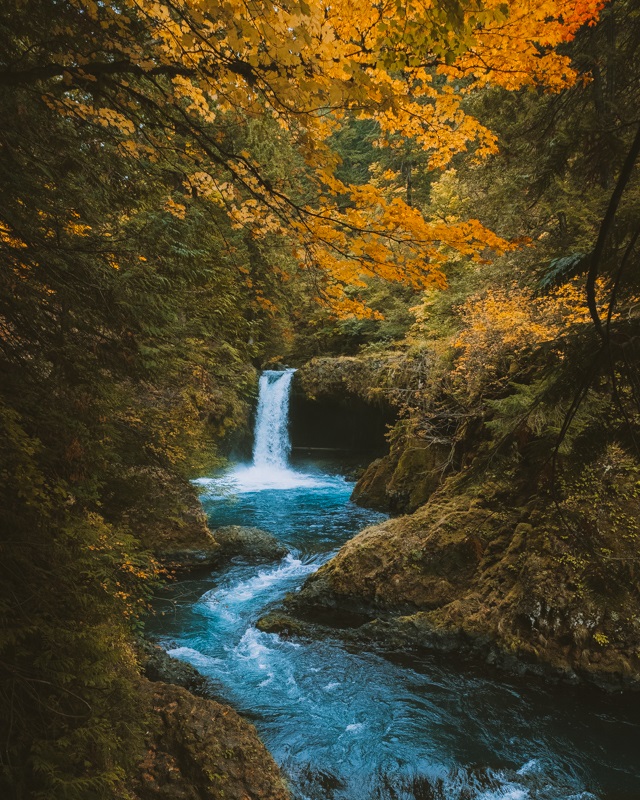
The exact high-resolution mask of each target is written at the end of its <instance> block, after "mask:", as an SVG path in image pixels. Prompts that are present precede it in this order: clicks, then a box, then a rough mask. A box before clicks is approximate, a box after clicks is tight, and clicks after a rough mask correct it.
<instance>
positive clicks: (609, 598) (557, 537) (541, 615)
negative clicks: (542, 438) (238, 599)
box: [262, 457, 640, 691]
mask: <svg viewBox="0 0 640 800" xmlns="http://www.w3.org/2000/svg"><path fill="white" fill-rule="evenodd" d="M589 469H590V471H591V473H593V477H594V479H596V480H594V482H593V486H594V487H602V488H598V489H597V490H594V491H598V492H601V493H602V492H604V493H605V494H606V493H607V492H608V491H609V490H608V489H607V487H608V486H609V487H615V489H611V491H615V495H616V503H615V504H613V506H611V504H608V502H607V498H602V497H601V498H595V497H594V498H591V502H592V503H593V507H594V508H598V509H600V510H599V514H600V518H599V526H598V532H597V541H595V540H594V539H593V538H589V537H577V536H576V535H575V533H574V532H573V531H571V530H570V529H567V528H566V527H565V526H564V525H563V522H562V520H560V519H559V517H558V513H557V510H556V509H555V507H554V504H553V501H552V498H551V497H550V496H548V495H545V494H544V493H543V492H542V491H541V490H540V488H539V487H536V486H529V487H527V486H526V485H525V484H524V483H523V482H520V483H519V482H518V481H517V480H514V479H505V478H504V477H503V478H498V477H496V476H495V475H490V474H488V473H485V474H484V475H483V477H482V479H481V480H479V479H478V480H475V481H473V480H470V479H468V478H465V476H464V475H460V476H455V477H452V478H449V479H448V480H447V481H445V483H444V484H443V486H442V487H441V488H440V489H439V490H438V491H437V492H436V493H435V494H434V495H433V496H432V497H431V498H430V500H429V501H428V502H427V503H426V504H425V505H423V506H422V507H420V508H419V509H418V510H417V511H416V512H415V513H413V514H411V515H406V516H402V517H396V518H393V519H389V520H387V521H385V522H383V523H382V524H380V525H375V526H372V527H369V528H367V529H365V530H364V531H362V532H361V533H360V534H359V535H358V536H356V537H355V538H354V539H352V540H351V541H349V542H348V543H347V544H346V545H344V547H343V548H342V549H341V550H340V552H339V553H338V554H337V555H336V556H335V557H334V558H333V559H332V560H331V561H330V562H329V563H328V564H326V565H325V566H324V567H322V568H321V569H320V570H319V571H318V572H317V573H315V574H314V575H312V576H311V577H310V578H309V579H308V580H307V582H306V583H305V585H304V586H303V588H302V590H301V591H300V592H299V593H297V594H292V595H289V596H288V598H287V599H286V601H285V608H284V614H283V615H281V616H280V623H282V625H285V626H286V627H287V629H288V630H289V632H291V633H297V632H299V626H300V622H301V621H302V622H312V623H320V624H321V625H323V626H325V625H327V624H330V620H331V619H332V618H337V619H343V618H346V616H349V617H350V618H351V619H352V623H351V628H350V630H349V631H348V633H345V632H344V631H343V633H344V634H345V635H346V636H347V637H348V638H356V639H358V640H359V641H362V640H365V641H371V642H378V643H380V644H381V645H382V646H385V647H389V648H392V649H396V650H409V649H415V648H418V649H425V650H430V651H445V652H450V653H453V652H457V653H461V654H465V655H467V656H471V657H472V658H473V659H476V660H482V661H484V662H487V663H489V664H492V665H494V666H495V667H497V668H500V669H503V670H506V671H507V672H510V673H515V674H533V675H539V676H544V677H547V678H555V679H560V680H563V681H567V682H570V683H574V684H579V683H586V684H591V685H596V686H599V687H601V688H603V689H605V690H610V691H619V690H634V691H638V690H640V586H639V579H640V554H639V553H638V547H637V541H636V539H635V538H634V537H629V536H628V535H623V534H621V532H620V530H619V526H618V524H617V520H618V519H619V518H620V515H621V514H622V515H624V516H626V517H633V518H635V519H637V517H638V515H639V512H640V508H639V507H638V506H639V503H640V501H639V500H638V492H637V485H636V484H637V481H636V478H637V475H636V474H635V470H634V469H633V468H629V465H628V463H627V461H626V460H625V459H624V458H620V457H618V458H615V457H614V458H605V457H603V458H602V459H601V460H600V461H599V462H598V463H597V464H592V465H591V466H590V468H589ZM605 477H606V480H605V479H604V478H605ZM611 508H613V511H611ZM607 509H610V510H609V511H607ZM345 615H346V616H345ZM358 615H364V616H365V617H366V619H365V621H364V622H363V621H362V616H360V617H359V616H358ZM296 621H297V622H298V630H296V627H295V623H296ZM280 623H278V619H277V617H274V616H272V617H271V618H267V619H265V620H264V621H263V623H262V626H263V628H264V629H267V630H273V631H275V630H278V625H279V624H280ZM304 630H305V632H307V633H309V632H312V631H313V625H311V626H310V627H309V626H307V627H305V629H304Z"/></svg>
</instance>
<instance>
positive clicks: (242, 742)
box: [131, 681, 290, 800]
mask: <svg viewBox="0 0 640 800" xmlns="http://www.w3.org/2000/svg"><path fill="white" fill-rule="evenodd" d="M141 695H142V697H141V700H142V702H143V704H144V705H146V707H147V708H148V709H149V711H148V714H147V732H146V741H145V753H144V756H143V758H142V759H141V761H140V764H139V769H138V774H137V775H136V777H135V779H134V782H133V786H132V787H131V789H132V791H133V796H134V797H135V798H136V799H137V800H220V799H221V798H224V800H247V798H254V800H289V798H290V795H289V792H288V790H287V787H286V785H285V782H284V780H283V778H282V776H281V775H280V773H279V770H278V767H277V766H276V764H275V762H274V761H273V759H272V757H271V756H270V755H269V753H268V751H267V749H266V748H265V746H264V745H263V744H262V742H261V741H260V739H259V738H258V734H257V733H256V730H255V728H254V727H253V725H251V724H249V723H248V722H246V721H245V720H243V719H242V718H241V717H240V716H238V714H236V712H235V711H233V709H231V708H229V706H224V705H221V704H220V703H216V702H215V701H213V700H208V699H204V698H202V697H196V696H195V695H193V694H191V693H190V692H188V691H187V690H186V689H183V688H181V687H179V686H172V685H169V684H166V683H150V682H148V681H143V682H142V684H141Z"/></svg>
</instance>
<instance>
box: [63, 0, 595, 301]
mask: <svg viewBox="0 0 640 800" xmlns="http://www.w3.org/2000/svg"><path fill="white" fill-rule="evenodd" d="M73 2H74V5H75V6H76V7H77V8H79V9H82V10H83V11H84V12H85V14H86V15H87V17H88V18H90V19H91V20H96V21H97V22H99V26H98V27H99V30H98V31H97V32H96V34H95V36H94V40H93V42H92V43H91V44H90V46H88V48H87V51H86V53H77V54H69V55H68V56H65V55H64V54H62V56H61V64H62V66H63V67H64V70H65V71H66V73H67V74H66V76H65V78H66V79H67V82H68V86H69V87H70V88H69V91H67V92H64V93H62V94H60V93H58V94H57V95H56V97H55V99H53V98H52V96H51V97H49V98H48V101H49V102H50V103H51V104H53V105H56V106H57V107H59V108H60V109H61V110H63V111H64V112H65V113H67V114H72V115H74V116H76V117H77V118H80V119H82V120H84V121H87V122H92V123H93V124H96V125H99V126H101V127H103V128H105V129H108V130H109V131H110V133H113V134H115V135H116V136H118V135H120V137H121V142H120V148H121V151H122V153H123V154H124V155H126V156H127V157H130V158H150V159H154V158H160V157H161V155H160V154H162V153H164V152H165V148H167V143H168V142H169V141H170V139H171V137H173V136H175V134H176V130H182V128H183V127H186V130H188V131H191V132H193V131H196V135H193V136H191V137H190V141H189V144H188V145H187V146H185V147H184V149H183V150H182V151H179V150H178V149H175V150H172V152H171V158H172V159H177V161H178V164H177V165H176V169H177V171H178V172H179V173H180V174H182V175H186V176H187V177H186V178H185V179H184V188H185V191H186V193H187V194H191V195H197V196H200V197H206V198H208V199H209V200H210V201H211V202H213V203H215V204H216V205H218V206H220V207H222V208H224V209H225V210H226V211H227V213H228V214H229V216H230V218H231V221H232V226H233V227H235V228H246V229H247V230H249V231H250V233H251V234H252V235H253V236H267V235H273V234H275V235H281V236H284V235H286V236H289V237H293V241H292V248H293V249H294V250H295V251H296V252H297V253H299V255H300V258H301V259H302V260H303V262H305V263H313V264H314V265H315V266H318V267H320V268H322V269H323V270H324V271H325V272H326V273H327V274H328V275H329V276H330V279H329V282H328V285H329V286H331V287H332V288H331V293H332V295H333V297H334V299H335V300H340V302H342V300H344V297H343V296H342V295H341V294H340V292H341V289H340V287H341V286H343V285H344V284H347V283H349V284H352V285H356V286H357V285H358V284H359V283H361V282H362V280H363V278H364V277H366V276H369V275H379V276H382V277H384V278H386V279H388V280H403V281H407V282H409V283H410V284H412V285H414V286H416V287H425V286H428V285H443V283H444V278H443V274H442V266H443V264H444V263H445V262H446V261H447V260H448V259H451V258H454V259H456V258H462V257H464V258H469V259H472V260H475V261H482V260H484V259H486V258H487V256H488V254H489V253H490V251H493V252H498V253H500V252H504V251H505V250H507V249H509V248H510V247H512V246H513V245H511V244H509V243H508V242H505V241H504V240H503V239H501V238H500V237H498V236H496V235H495V234H493V233H492V232H491V231H488V230H487V229H486V228H484V227H483V226H482V225H481V223H480V222H479V221H478V220H476V219H465V218H464V212H463V211H462V210H461V209H460V208H455V204H454V207H453V208H451V209H449V210H448V211H447V212H446V213H445V214H444V215H443V216H442V217H441V218H440V219H436V218H435V217H434V218H433V219H425V218H424V217H423V216H422V215H421V214H420V212H419V211H418V210H416V209H415V208H412V207H411V206H409V205H407V204H406V203H404V202H403V200H402V199H401V197H400V196H399V195H400V191H399V190H398V187H397V186H396V187H395V189H396V192H395V196H394V195H393V188H392V186H391V185H392V184H393V183H394V177H393V176H392V175H383V176H380V177H379V179H378V180H377V181H376V180H374V181H371V182H370V183H369V184H368V185H365V186H346V185H345V184H344V183H343V182H342V181H340V180H339V179H337V178H336V176H335V168H336V165H337V159H336V157H335V154H332V152H331V150H330V147H329V145H328V139H329V137H330V136H331V134H332V133H334V132H335V131H336V129H337V128H338V127H339V126H340V125H341V124H342V121H343V120H344V119H345V117H347V116H349V115H353V116H356V117H357V118H359V119H368V120H372V121H374V122H375V123H376V124H377V125H378V127H379V136H378V140H377V145H378V146H380V147H385V146H394V147H402V146H404V145H405V144H409V143H410V144H411V146H412V147H414V148H417V149H418V150H421V151H423V152H425V153H427V154H428V165H429V168H430V169H432V170H435V169H447V168H448V167H449V165H450V164H451V160H452V158H453V157H454V156H455V155H456V154H459V153H464V152H470V153H471V157H472V158H474V159H476V160H478V159H482V158H486V157H487V156H488V155H490V154H492V153H495V152H496V151H497V141H496V137H495V135H494V134H493V133H492V132H491V131H490V130H488V129H487V128H486V127H485V126H484V125H482V124H481V122H480V121H479V120H477V119H475V118H474V117H473V116H470V115H469V114H468V113H467V112H466V111H465V110H464V108H463V103H462V101H463V99H464V97H465V96H466V95H468V94H469V93H470V92H473V91H474V90H477V89H478V88H482V87H484V86H486V85H488V84H492V85H498V86H501V87H504V88H506V89H517V88H520V87H522V86H526V85H532V84H538V85H541V86H544V87H545V88H547V89H548V90H551V91H557V90H559V89H562V88H564V87H566V86H568V85H571V83H572V82H574V81H575V79H576V73H575V71H574V69H573V68H572V66H571V64H570V63H569V61H568V59H567V58H566V57H565V56H563V55H559V54H558V53H557V52H556V48H557V47H558V45H560V44H562V43H563V42H566V41H568V40H569V39H571V38H572V37H573V36H574V35H575V32H576V31H577V29H578V28H579V27H580V25H582V24H585V23H587V24H592V23H593V21H594V20H595V19H596V18H597V14H598V12H599V10H600V8H601V7H602V4H603V0H514V1H513V2H510V3H508V4H505V3H504V1H503V0H484V2H483V3H482V5H481V6H480V5H479V4H476V3H473V4H468V5H466V6H464V5H459V6H458V5H455V4H443V3H436V2H433V1H432V0H382V2H380V3H376V4H375V5H374V4H372V3H371V2H370V0H334V1H333V2H332V3H330V4H326V3H321V2H318V0H291V2H288V3H286V4H284V5H282V4H278V5H274V4H269V3H264V2H262V1H261V0H171V2H168V1H167V0H122V2H119V3H114V2H112V0H105V2H103V3H100V4H97V3H96V2H95V0H73ZM98 49H100V50H101V52H102V56H101V58H102V61H100V62H99V63H98V64H93V66H92V64H91V59H92V58H94V57H95V55H94V54H95V52H96V51H97V50H98ZM114 63H123V64H124V65H125V66H124V67H123V69H125V67H126V70H128V71H127V73H126V74H123V75H121V76H120V77H119V84H118V86H119V93H118V95H117V102H114V103H112V105H110V106H109V107H98V106H97V105H95V106H94V105H92V104H91V102H90V100H89V95H88V94H87V93H85V92H82V91H80V92H79V91H77V90H76V89H74V88H73V82H74V80H75V77H76V76H78V75H84V76H85V79H86V80H89V78H91V79H93V73H92V69H94V70H96V72H97V74H99V72H100V69H105V70H106V69H109V71H110V74H111V70H112V66H113V64H114ZM83 70H84V72H82V71H83ZM131 75H134V76H135V77H134V78H131ZM145 76H146V77H145ZM147 79H148V80H147ZM86 80H85V82H86ZM138 80H139V81H140V83H139V84H138V83H136V86H135V91H134V89H133V88H132V84H131V83H130V81H138ZM145 81H146V82H145ZM144 92H147V95H146V96H145V95H144ZM136 93H137V94H136ZM140 93H142V94H143V97H145V98H146V99H147V100H149V105H151V106H153V105H154V104H155V105H156V107H159V108H160V112H159V114H160V117H161V118H164V119H166V117H162V115H163V114H164V108H165V106H167V107H169V108H170V109H171V111H172V113H173V112H175V116H173V117H170V119H171V120H172V121H171V122H170V123H166V125H167V127H166V131H165V133H166V140H164V141H160V138H161V137H159V136H156V135H155V134H154V133H153V132H152V131H151V130H150V129H148V128H147V127H145V126H144V124H142V125H141V124H140V122H139V116H138V112H139V109H140V108H141V101H140V99H139V97H140ZM143 105H144V103H143ZM263 118H270V119H272V120H273V121H274V122H275V123H276V124H277V126H278V129H279V130H283V131H288V132H289V136H290V141H291V142H293V143H295V146H296V148H297V150H298V152H299V154H300V157H301V160H302V162H303V163H304V164H305V165H306V173H305V180H306V181H307V184H308V185H309V186H310V190H309V197H311V199H309V198H307V199H306V200H305V202H304V203H301V202H297V201H294V200H293V199H292V197H291V195H290V185H291V184H290V183H289V182H288V181H287V179H286V178H282V179H280V181H279V183H278V184H277V185H276V184H274V183H272V182H271V181H266V180H265V178H264V173H265V170H264V169H263V167H262V166H261V164H260V159H259V158H257V157H255V154H253V153H252V152H251V147H250V146H248V147H243V152H241V153H239V154H238V153H235V152H234V150H233V147H231V146H229V145H228V143H227V144H225V147H226V149H224V148H223V147H222V144H223V143H225V135H226V134H225V130H227V129H228V128H230V127H233V126H234V125H235V126H246V125H247V121H248V120H249V121H250V120H253V119H263ZM176 120H177V122H176ZM154 137H155V138H154ZM185 137H186V138H189V134H185ZM170 147H171V145H169V149H170ZM287 177H288V176H287ZM385 184H389V187H388V190H385V188H384V186H385ZM436 191H437V189H436ZM314 192H315V196H313V195H314ZM340 197H342V198H345V197H347V198H348V205H347V206H346V207H345V204H344V202H342V201H339V198H340ZM436 199H437V198H436ZM164 207H165V210H167V211H169V212H170V213H171V214H173V215H174V216H176V217H178V218H182V217H183V216H184V214H185V213H186V210H185V209H186V207H185V206H184V204H182V203H179V202H178V201H177V200H174V199H172V198H170V199H169V200H167V201H166V204H165V206H164ZM344 307H349V308H352V307H353V306H352V304H351V305H350V304H349V303H345V305H344Z"/></svg>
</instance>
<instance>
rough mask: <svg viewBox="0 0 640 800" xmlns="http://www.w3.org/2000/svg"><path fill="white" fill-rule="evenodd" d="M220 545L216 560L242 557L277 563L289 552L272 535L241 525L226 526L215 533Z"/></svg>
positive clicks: (215, 538)
mask: <svg viewBox="0 0 640 800" xmlns="http://www.w3.org/2000/svg"><path fill="white" fill-rule="evenodd" d="M213 538H214V540H215V542H216V544H217V545H218V549H217V551H216V558H217V559H218V561H224V560H228V559H231V558H235V557H241V558H243V559H246V560H247V561H276V560H277V559H279V558H283V557H284V556H285V555H286V554H287V552H288V550H287V548H286V547H285V546H284V545H283V544H282V543H281V542H279V541H278V539H277V538H276V537H275V536H274V535H273V534H271V533H267V532H266V531H263V530H260V528H245V527H243V526H241V525H226V526H225V527H223V528H217V529H216V530H215V531H214V532H213Z"/></svg>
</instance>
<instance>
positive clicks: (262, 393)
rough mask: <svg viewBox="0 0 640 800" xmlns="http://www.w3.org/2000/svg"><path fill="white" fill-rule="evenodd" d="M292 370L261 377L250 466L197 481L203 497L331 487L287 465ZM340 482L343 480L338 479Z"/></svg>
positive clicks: (324, 480)
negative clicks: (207, 495) (209, 494)
mask: <svg viewBox="0 0 640 800" xmlns="http://www.w3.org/2000/svg"><path fill="white" fill-rule="evenodd" d="M294 372H295V369H283V370H275V369H267V370H265V371H264V372H263V373H262V375H261V376H260V384H259V392H258V410H257V412H256V425H255V430H254V441H253V463H251V464H237V465H236V466H235V467H233V468H232V469H231V470H227V471H225V473H224V474H222V475H220V476H217V477H212V478H197V479H196V480H195V481H194V483H195V484H196V485H197V486H199V487H201V491H202V493H203V496H204V495H206V494H207V493H211V494H214V495H215V494H221V493H222V494H231V495H235V494H245V493H248V492H262V491H265V490H266V491H281V490H289V489H303V488H304V489H311V488H314V489H321V488H323V487H324V488H326V487H331V486H333V485H334V484H335V480H336V479H327V477H326V475H321V474H319V473H318V471H317V470H313V469H312V471H311V472H302V471H300V470H299V469H292V467H290V466H289V453H290V452H291V442H290V440H289V430H288V427H289V394H290V392H291V380H292V379H293V373H294ZM339 480H340V481H343V480H344V479H343V478H340V479H339Z"/></svg>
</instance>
